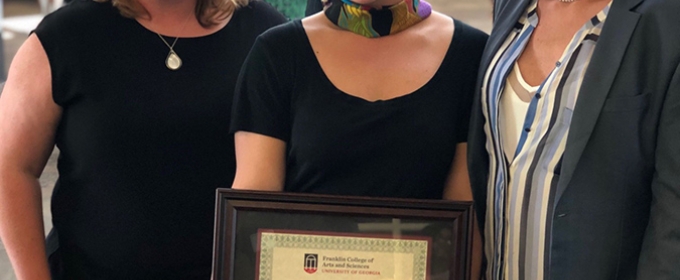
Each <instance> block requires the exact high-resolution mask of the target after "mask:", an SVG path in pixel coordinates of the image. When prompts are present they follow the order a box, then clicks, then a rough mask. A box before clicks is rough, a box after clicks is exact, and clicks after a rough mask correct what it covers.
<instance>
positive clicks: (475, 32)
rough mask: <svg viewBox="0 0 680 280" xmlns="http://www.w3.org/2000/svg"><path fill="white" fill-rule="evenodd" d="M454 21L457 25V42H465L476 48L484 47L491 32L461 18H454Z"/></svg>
mask: <svg viewBox="0 0 680 280" xmlns="http://www.w3.org/2000/svg"><path fill="white" fill-rule="evenodd" d="M453 21H454V25H455V27H456V29H455V33H454V41H456V43H460V44H465V45H468V46H471V47H474V48H484V46H486V41H487V40H488V39H489V34H486V32H484V31H481V30H479V29H477V28H474V27H472V26H470V25H468V24H467V23H465V22H462V21H460V20H457V19H453Z"/></svg>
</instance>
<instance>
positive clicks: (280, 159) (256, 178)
mask: <svg viewBox="0 0 680 280" xmlns="http://www.w3.org/2000/svg"><path fill="white" fill-rule="evenodd" d="M234 143H235V146H236V177H235V178H234V184H233V186H232V188H234V189H242V190H260V191H283V185H284V180H285V169H286V163H285V157H286V155H285V152H286V143H285V142H283V141H281V140H279V139H276V138H272V137H269V136H264V135H261V134H256V133H252V132H245V131H239V132H236V134H235V135H234Z"/></svg>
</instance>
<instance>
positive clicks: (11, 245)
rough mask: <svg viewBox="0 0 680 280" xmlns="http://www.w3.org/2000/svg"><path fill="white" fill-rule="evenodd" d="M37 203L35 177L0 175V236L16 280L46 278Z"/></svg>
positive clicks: (43, 237)
mask: <svg viewBox="0 0 680 280" xmlns="http://www.w3.org/2000/svg"><path fill="white" fill-rule="evenodd" d="M0 172H1V171H0ZM41 201H42V199H41V191H40V183H39V182H38V179H37V178H35V176H32V175H27V174H21V173H17V172H2V173H0V237H1V238H2V241H3V243H4V246H5V248H6V250H7V253H8V255H9V258H10V260H11V262H12V266H13V267H14V272H15V274H16V276H17V279H18V280H34V279H36V280H37V279H40V280H42V279H50V276H49V270H48V265H47V257H46V253H45V234H44V226H43V219H42V202H41Z"/></svg>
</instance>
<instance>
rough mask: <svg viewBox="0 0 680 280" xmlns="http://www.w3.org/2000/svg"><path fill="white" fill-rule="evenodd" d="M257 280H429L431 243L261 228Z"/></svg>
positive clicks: (375, 236)
mask: <svg viewBox="0 0 680 280" xmlns="http://www.w3.org/2000/svg"><path fill="white" fill-rule="evenodd" d="M258 235H259V236H258V237H259V238H258V239H259V244H258V245H259V251H258V259H257V263H258V265H257V266H258V267H257V275H258V277H257V278H256V279H258V280H291V279H295V280H305V279H310V280H313V279H319V280H345V279H352V280H354V279H356V280H373V279H376V280H377V279H380V280H387V279H392V280H428V279H429V265H428V259H429V254H430V243H431V242H430V239H429V238H427V237H401V238H393V237H391V236H389V237H385V236H380V235H362V234H356V235H350V234H340V233H319V232H303V231H299V232H293V231H279V230H260V231H259V233H258Z"/></svg>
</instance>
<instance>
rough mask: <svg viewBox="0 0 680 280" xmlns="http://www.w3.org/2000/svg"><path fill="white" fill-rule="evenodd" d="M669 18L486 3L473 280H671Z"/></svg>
mask: <svg viewBox="0 0 680 280" xmlns="http://www.w3.org/2000/svg"><path fill="white" fill-rule="evenodd" d="M679 13H680V2H678V1H675V0H613V1H612V0H496V1H495V12H494V15H495V24H496V26H495V28H494V32H493V33H492V35H491V38H490V41H489V44H488V45H487V49H486V51H485V55H484V57H483V60H482V64H481V65H482V66H481V70H480V75H481V76H480V81H479V83H478V88H479V89H481V92H480V93H479V94H478V96H477V100H476V103H475V107H474V109H473V110H474V112H473V120H472V125H471V132H470V138H469V141H468V143H469V145H470V148H469V149H470V150H469V156H468V158H469V159H470V162H469V168H470V171H471V182H472V187H473V192H474V195H475V200H476V202H477V208H478V212H479V213H478V214H479V217H480V219H483V220H484V221H483V222H482V224H483V225H484V235H485V237H486V238H485V255H486V261H487V267H486V277H487V279H522V280H523V279H603V280H604V279H680V269H679V268H678V267H679V266H677V260H679V259H680V211H678V210H677V208H675V207H677V206H673V205H678V203H679V202H680V177H678V174H680V172H678V171H680V144H678V143H680V141H677V139H678V138H680V67H678V66H679V64H680V49H678V47H677V46H678V44H679V43H680V30H679V29H680V20H678V17H677V15H678V14H679ZM673 139H675V140H673ZM673 262H675V264H674V263H673Z"/></svg>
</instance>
